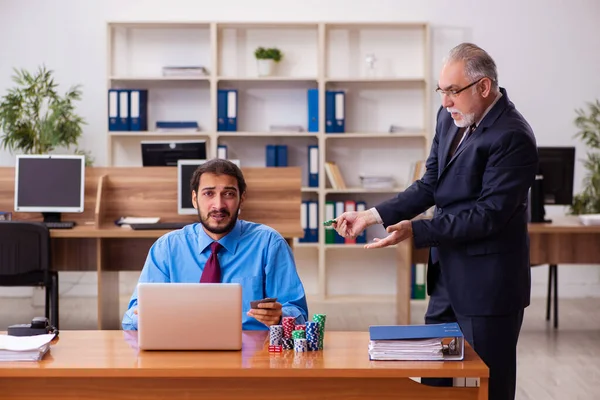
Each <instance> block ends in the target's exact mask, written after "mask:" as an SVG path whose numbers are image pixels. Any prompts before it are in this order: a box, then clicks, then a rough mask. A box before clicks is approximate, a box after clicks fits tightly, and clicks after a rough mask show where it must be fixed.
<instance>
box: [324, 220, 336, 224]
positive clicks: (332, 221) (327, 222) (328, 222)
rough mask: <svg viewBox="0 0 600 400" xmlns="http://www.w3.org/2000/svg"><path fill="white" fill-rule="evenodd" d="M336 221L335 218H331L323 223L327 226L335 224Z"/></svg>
mask: <svg viewBox="0 0 600 400" xmlns="http://www.w3.org/2000/svg"><path fill="white" fill-rule="evenodd" d="M334 222H335V219H330V220H329V221H325V222H323V225H325V226H331V225H333V223H334Z"/></svg>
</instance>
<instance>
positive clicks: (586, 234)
mask: <svg viewBox="0 0 600 400" xmlns="http://www.w3.org/2000/svg"><path fill="white" fill-rule="evenodd" d="M528 230H529V239H530V241H529V244H530V255H531V265H532V267H535V266H539V265H546V264H548V265H550V269H549V278H548V309H547V314H546V319H549V318H550V299H551V297H552V295H553V297H554V326H555V327H558V283H557V282H558V272H557V269H558V268H557V266H558V265H559V264H600V226H586V225H582V224H581V223H580V222H579V219H578V218H577V217H563V218H555V219H554V220H553V222H551V223H543V224H542V223H540V224H529V226H528ZM398 252H399V254H400V259H401V262H399V263H398V270H397V279H398V283H397V287H398V293H397V297H396V307H397V316H398V318H397V321H398V323H400V324H407V323H410V322H408V321H410V285H411V279H410V278H411V276H410V274H411V268H410V267H411V264H417V263H425V264H426V263H427V259H428V254H429V248H423V249H415V248H414V246H413V243H412V241H406V243H403V244H400V245H399V246H398Z"/></svg>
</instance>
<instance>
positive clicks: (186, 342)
mask: <svg viewBox="0 0 600 400" xmlns="http://www.w3.org/2000/svg"><path fill="white" fill-rule="evenodd" d="M138 346H139V349H140V350H241V348H242V286H241V285H240V284H239V283H140V284H138Z"/></svg>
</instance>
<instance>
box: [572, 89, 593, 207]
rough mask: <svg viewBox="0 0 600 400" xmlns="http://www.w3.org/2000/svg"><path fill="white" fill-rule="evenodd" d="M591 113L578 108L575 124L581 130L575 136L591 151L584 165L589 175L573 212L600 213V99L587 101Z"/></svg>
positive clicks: (574, 201)
mask: <svg viewBox="0 0 600 400" xmlns="http://www.w3.org/2000/svg"><path fill="white" fill-rule="evenodd" d="M587 105H588V108H589V113H586V112H585V111H584V110H582V109H578V110H576V113H577V118H575V125H576V126H577V127H578V128H579V132H577V134H576V135H575V137H578V138H580V139H581V140H582V141H583V142H584V143H585V144H586V146H587V147H588V148H590V151H588V153H587V159H586V160H584V162H583V165H584V167H585V169H586V170H587V175H586V177H585V179H584V181H583V183H584V189H583V191H582V192H581V193H579V194H577V195H575V196H574V197H573V204H572V205H571V210H570V211H571V213H572V214H599V213H600V152H598V150H600V101H598V100H596V102H595V103H587Z"/></svg>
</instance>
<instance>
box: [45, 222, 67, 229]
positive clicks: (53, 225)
mask: <svg viewBox="0 0 600 400" xmlns="http://www.w3.org/2000/svg"><path fill="white" fill-rule="evenodd" d="M44 225H46V228H48V229H73V227H74V226H75V222H73V221H60V222H44Z"/></svg>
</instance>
